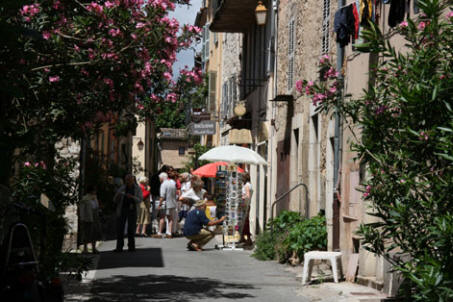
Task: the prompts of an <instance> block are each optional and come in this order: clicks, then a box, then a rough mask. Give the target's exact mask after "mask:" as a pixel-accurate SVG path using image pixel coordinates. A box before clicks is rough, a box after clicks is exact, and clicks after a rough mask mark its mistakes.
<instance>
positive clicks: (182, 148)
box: [178, 147, 186, 156]
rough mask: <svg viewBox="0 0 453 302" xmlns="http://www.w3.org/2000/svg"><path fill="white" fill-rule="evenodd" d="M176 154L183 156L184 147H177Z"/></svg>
mask: <svg viewBox="0 0 453 302" xmlns="http://www.w3.org/2000/svg"><path fill="white" fill-rule="evenodd" d="M178 154H179V155H182V156H183V155H185V154H186V147H179V148H178Z"/></svg>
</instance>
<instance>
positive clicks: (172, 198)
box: [153, 172, 176, 238]
mask: <svg viewBox="0 0 453 302" xmlns="http://www.w3.org/2000/svg"><path fill="white" fill-rule="evenodd" d="M170 173H171V172H170ZM159 179H160V181H161V185H160V198H159V204H158V206H157V209H156V210H157V217H158V219H159V232H158V233H157V234H156V235H154V236H153V237H154V238H162V236H163V231H164V226H165V218H167V220H168V225H167V229H166V236H165V237H166V238H172V237H173V236H172V230H173V217H174V215H175V211H176V182H175V181H174V180H173V179H171V178H169V177H168V174H167V173H165V172H162V173H161V174H159Z"/></svg>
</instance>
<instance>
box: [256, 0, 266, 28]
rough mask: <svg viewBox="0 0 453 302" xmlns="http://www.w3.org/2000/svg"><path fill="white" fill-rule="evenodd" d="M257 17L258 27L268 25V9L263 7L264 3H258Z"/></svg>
mask: <svg viewBox="0 0 453 302" xmlns="http://www.w3.org/2000/svg"><path fill="white" fill-rule="evenodd" d="M255 15H256V23H257V24H258V25H264V24H266V15H267V8H266V7H265V6H264V5H263V1H258V5H257V6H256V9H255Z"/></svg>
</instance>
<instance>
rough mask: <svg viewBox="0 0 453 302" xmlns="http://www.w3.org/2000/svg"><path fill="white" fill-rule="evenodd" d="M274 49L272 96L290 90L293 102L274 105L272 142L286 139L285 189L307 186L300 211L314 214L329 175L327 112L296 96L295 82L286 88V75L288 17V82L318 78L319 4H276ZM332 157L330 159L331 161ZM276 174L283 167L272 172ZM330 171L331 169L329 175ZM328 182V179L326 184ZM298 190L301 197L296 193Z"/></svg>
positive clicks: (293, 202)
mask: <svg viewBox="0 0 453 302" xmlns="http://www.w3.org/2000/svg"><path fill="white" fill-rule="evenodd" d="M335 8H336V2H335V1H331V3H330V18H329V20H330V27H329V30H328V32H329V46H330V49H329V52H328V54H329V55H330V56H331V57H333V60H335V56H334V54H335V51H336V49H335V39H334V36H333V33H332V32H333V16H334V12H335ZM278 18H279V22H278V53H277V60H278V63H277V76H276V77H277V91H276V95H281V94H292V95H293V96H294V98H295V100H294V102H293V104H288V103H285V102H281V103H277V104H276V105H274V106H276V110H275V111H276V113H275V117H274V120H275V130H276V133H275V135H276V140H277V141H287V142H289V145H291V147H290V148H289V149H288V150H289V152H290V160H291V163H290V166H291V167H294V168H295V169H291V171H289V172H288V173H290V175H289V179H290V182H289V188H288V189H290V188H291V187H293V186H295V185H296V184H298V183H300V182H302V183H305V184H306V185H308V189H309V199H310V206H309V209H308V213H305V212H306V211H305V207H306V206H305V205H304V206H303V208H304V209H303V210H301V212H302V213H304V214H306V215H310V216H313V215H316V214H317V212H318V211H319V210H321V209H325V205H326V191H327V186H326V183H327V182H328V179H327V177H326V175H327V174H329V173H327V166H329V167H330V166H333V165H327V163H326V152H327V147H328V143H329V142H330V138H329V136H328V132H327V130H328V125H329V121H330V118H329V116H327V115H321V114H317V113H316V112H315V108H314V107H313V105H312V104H311V101H310V100H309V99H308V98H307V97H300V95H298V93H297V92H296V90H295V86H294V85H292V87H288V86H289V83H288V74H289V52H288V48H289V41H290V37H289V35H290V30H289V24H290V22H291V21H293V22H294V24H295V37H294V38H295V41H294V46H295V49H294V73H293V77H294V80H293V84H295V82H296V81H297V80H299V79H307V80H315V79H317V78H318V62H319V59H320V57H321V55H322V49H321V45H322V23H323V3H322V2H321V3H320V1H313V0H304V1H296V0H283V1H280V6H279V16H278ZM330 160H332V159H330ZM276 173H277V177H278V176H279V175H281V173H285V171H276ZM329 175H331V173H330V174H329ZM329 184H330V185H331V181H330V182H329ZM301 194H302V196H301ZM304 194H305V193H304V191H303V189H302V188H301V189H298V190H295V191H294V192H293V193H292V194H291V197H290V202H289V204H288V208H289V209H291V210H300V208H301V207H300V204H299V203H300V199H301V198H302V199H303V200H304V201H303V203H304V204H305V202H306V201H305V195H304Z"/></svg>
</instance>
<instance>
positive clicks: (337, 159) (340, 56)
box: [332, 0, 345, 251]
mask: <svg viewBox="0 0 453 302" xmlns="http://www.w3.org/2000/svg"><path fill="white" fill-rule="evenodd" d="M344 5H345V0H338V8H340V7H343V6H344ZM343 62H344V48H343V47H341V46H340V44H339V43H337V70H338V71H339V72H340V78H339V80H340V81H344V78H343V75H342V73H341V69H342V68H343ZM340 98H341V99H340V100H339V101H343V96H340ZM334 145H335V146H334V148H335V150H334V168H333V169H334V174H333V175H334V176H333V180H334V181H333V186H334V187H333V192H334V196H333V202H334V204H333V205H332V206H333V207H334V209H335V207H336V206H337V205H336V203H338V202H339V201H338V198H337V197H338V195H337V193H339V192H340V190H341V186H340V183H341V179H340V172H341V171H340V163H341V157H342V145H343V131H342V120H341V116H340V113H339V112H338V110H335V137H334ZM334 209H332V210H334ZM334 215H335V214H334ZM338 219H340V218H339V217H338ZM336 227H337V228H339V225H338V226H336ZM334 228H335V226H334ZM339 236H340V230H339V229H337V230H335V229H333V238H332V239H333V241H332V247H333V250H334V251H337V250H339V249H340V241H339ZM336 237H338V238H336Z"/></svg>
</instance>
